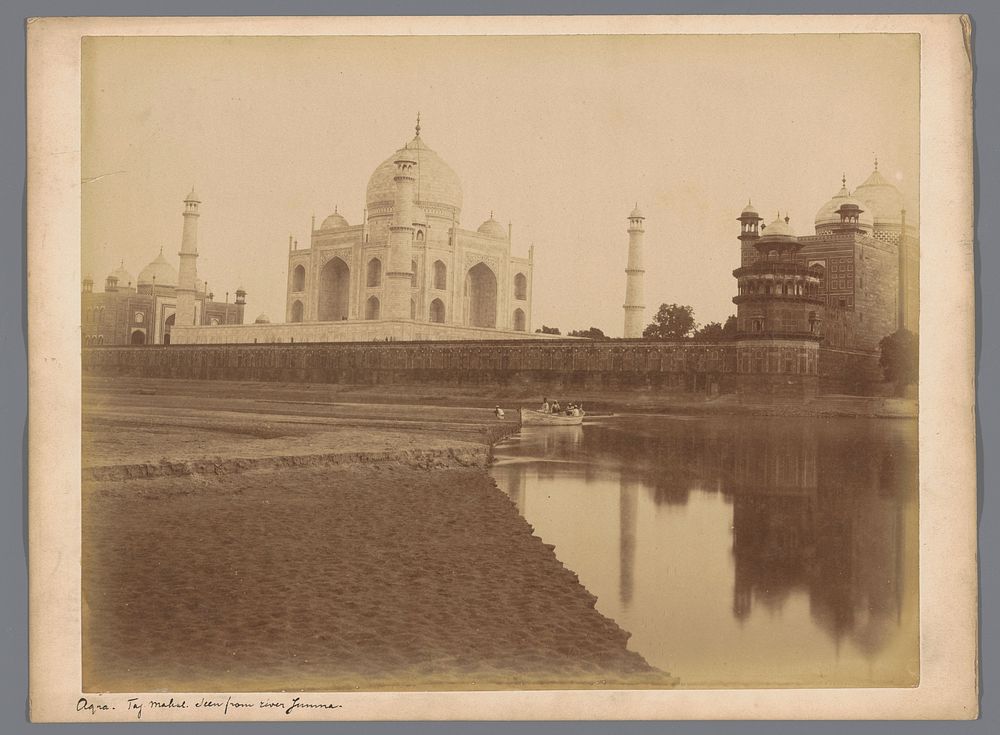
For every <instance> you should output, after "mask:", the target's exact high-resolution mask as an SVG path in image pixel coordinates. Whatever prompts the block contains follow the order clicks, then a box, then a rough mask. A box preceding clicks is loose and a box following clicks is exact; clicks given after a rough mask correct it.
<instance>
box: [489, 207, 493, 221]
mask: <svg viewBox="0 0 1000 735" xmlns="http://www.w3.org/2000/svg"><path fill="white" fill-rule="evenodd" d="M490 219H493V210H492V209H491V210H490Z"/></svg>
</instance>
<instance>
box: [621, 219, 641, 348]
mask: <svg viewBox="0 0 1000 735" xmlns="http://www.w3.org/2000/svg"><path fill="white" fill-rule="evenodd" d="M645 219H646V218H645V217H643V216H642V212H640V211H639V205H638V203H637V204H636V205H635V209H633V210H632V214H630V215H629V216H628V265H627V266H626V267H625V306H624V309H625V338H626V339H638V338H639V337H641V336H642V330H643V326H644V325H643V321H644V320H645V318H646V305H645V304H643V293H642V279H643V276H644V275H645V273H646V271H645V270H643V268H642V235H643V233H644V232H645V229H644V226H643V220H645Z"/></svg>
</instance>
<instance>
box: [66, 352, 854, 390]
mask: <svg viewBox="0 0 1000 735" xmlns="http://www.w3.org/2000/svg"><path fill="white" fill-rule="evenodd" d="M827 352H829V351H828V350H824V349H821V350H820V357H819V363H820V368H819V370H820V375H821V376H822V375H824V374H826V375H827V381H826V382H827V383H828V384H829V385H834V384H835V383H836V380H837V378H836V372H837V370H839V369H843V366H844V365H846V364H847V362H846V361H845V360H843V359H840V357H837V361H836V364H835V365H832V366H831V367H829V368H828V369H826V370H825V368H824V366H823V362H824V360H825V359H826V358H825V354H826V353H827ZM82 359H83V372H84V374H85V375H95V376H104V377H115V376H129V377H144V378H167V379H169V378H178V379H189V380H249V381H270V382H289V383H294V382H302V383H342V384H351V385H379V384H395V385H425V384H435V385H466V386H468V385H491V386H514V387H516V386H520V385H523V386H525V387H529V386H530V387H537V388H546V389H551V390H556V389H602V388H604V389H629V388H635V389H656V390H659V391H676V392H681V393H704V394H706V395H713V394H718V393H732V392H736V391H737V388H738V386H739V385H740V383H741V381H742V382H743V383H746V384H751V383H752V384H754V385H756V384H757V383H759V382H760V380H761V378H762V377H763V376H760V375H754V376H752V377H751V376H749V375H743V374H742V373H740V372H739V368H740V359H739V348H738V343H737V342H691V341H684V342H650V341H646V340H615V341H609V342H583V341H566V340H546V341H533V342H523V341H488V342H487V341H483V342H469V341H460V342H430V343H429V342H420V343H415V342H377V343H371V342H363V343H295V344H257V345H253V344H249V345H248V344H232V345H170V346H153V345H150V346H141V347H131V346H113V347H90V348H86V349H84V350H83V355H82ZM748 365H749V369H755V366H754V365H753V363H752V362H750V361H746V362H745V364H744V371H746V370H747V369H748V368H747V366H748ZM838 366H839V367H838ZM802 369H806V368H802ZM771 370H773V371H774V375H773V376H771V378H772V379H773V380H775V381H781V382H787V380H788V378H789V377H791V374H795V373H796V372H797V371H798V370H799V365H798V363H797V362H796V363H795V364H794V365H791V364H790V363H789V364H786V363H784V362H780V363H776V364H774V365H772V364H770V363H769V362H768V361H763V362H762V366H761V370H758V371H757V372H761V371H763V372H768V371H771ZM788 370H791V371H792V372H791V373H790V374H787V375H786V374H785V373H784V372H783V371H788ZM815 370H816V368H815V367H813V366H810V372H811V373H812V374H813V375H814V374H815V372H814V371H815ZM748 381H749V382H748ZM821 382H822V381H821ZM841 382H843V381H841ZM804 397H805V396H804Z"/></svg>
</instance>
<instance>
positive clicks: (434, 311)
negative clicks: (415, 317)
mask: <svg viewBox="0 0 1000 735" xmlns="http://www.w3.org/2000/svg"><path fill="white" fill-rule="evenodd" d="M444 314H445V312H444V302H443V301H442V300H441V299H434V300H433V301H432V302H431V309H430V317H431V321H432V322H434V323H435V324H444Z"/></svg>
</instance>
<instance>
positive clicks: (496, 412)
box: [493, 405, 505, 419]
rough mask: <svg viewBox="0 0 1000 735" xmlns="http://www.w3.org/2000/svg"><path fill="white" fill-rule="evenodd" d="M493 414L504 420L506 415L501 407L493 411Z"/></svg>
mask: <svg viewBox="0 0 1000 735" xmlns="http://www.w3.org/2000/svg"><path fill="white" fill-rule="evenodd" d="M493 413H495V414H496V415H497V418H498V419H503V417H504V415H505V414H504V412H503V409H502V408H500V406H499V405H498V406H497V407H496V408H495V409H494V410H493Z"/></svg>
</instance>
